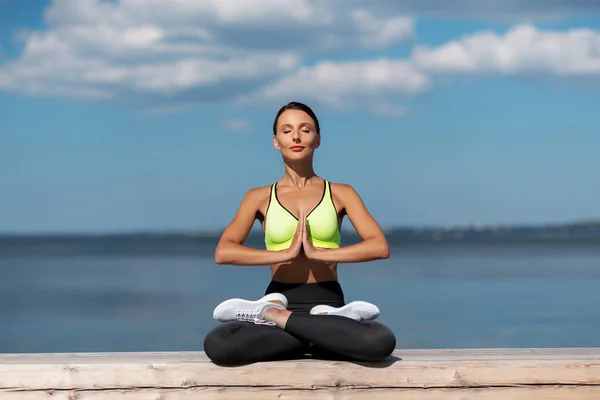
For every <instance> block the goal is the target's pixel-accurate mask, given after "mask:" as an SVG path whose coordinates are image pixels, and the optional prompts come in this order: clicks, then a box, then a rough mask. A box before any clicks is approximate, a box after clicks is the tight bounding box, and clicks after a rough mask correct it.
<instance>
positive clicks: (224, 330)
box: [204, 321, 308, 365]
mask: <svg viewBox="0 0 600 400" xmlns="http://www.w3.org/2000/svg"><path fill="white" fill-rule="evenodd" d="M307 350H308V343H303V342H301V341H300V340H299V339H297V338H296V337H294V336H292V335H291V334H290V333H288V332H286V331H285V330H283V329H281V328H279V327H277V326H268V325H256V324H254V323H252V322H246V321H229V322H223V323H221V324H220V325H218V326H216V327H215V328H213V329H212V330H211V331H210V332H209V333H208V334H207V335H206V337H205V338H204V352H205V353H206V355H207V356H208V358H210V359H211V360H212V361H213V362H214V363H215V364H220V365H240V364H248V363H254V362H260V361H276V360H285V359H294V358H298V357H302V356H303V355H304V354H305V353H306V351H307Z"/></svg>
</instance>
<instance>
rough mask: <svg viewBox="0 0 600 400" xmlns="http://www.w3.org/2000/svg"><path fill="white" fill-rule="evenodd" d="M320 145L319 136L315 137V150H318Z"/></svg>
mask: <svg viewBox="0 0 600 400" xmlns="http://www.w3.org/2000/svg"><path fill="white" fill-rule="evenodd" d="M320 145H321V135H317V140H315V149H318V148H319V146H320Z"/></svg>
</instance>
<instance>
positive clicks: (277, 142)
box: [273, 135, 280, 150]
mask: <svg viewBox="0 0 600 400" xmlns="http://www.w3.org/2000/svg"><path fill="white" fill-rule="evenodd" d="M273 147H275V148H276V149H277V150H279V149H280V147H279V140H277V135H273Z"/></svg>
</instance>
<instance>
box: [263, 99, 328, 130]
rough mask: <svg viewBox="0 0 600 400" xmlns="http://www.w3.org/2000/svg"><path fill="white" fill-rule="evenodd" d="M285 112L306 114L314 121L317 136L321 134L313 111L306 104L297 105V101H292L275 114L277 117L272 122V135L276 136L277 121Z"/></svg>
mask: <svg viewBox="0 0 600 400" xmlns="http://www.w3.org/2000/svg"><path fill="white" fill-rule="evenodd" d="M287 110H300V111H304V112H305V113H307V114H308V115H309V116H310V117H311V118H312V119H313V121H315V125H316V126H315V128H316V130H317V135H319V134H321V128H320V127H319V120H318V119H317V116H316V115H315V113H314V112H313V110H312V109H311V108H310V107H309V106H307V105H306V104H303V103H299V102H297V101H292V102H290V103H287V104H286V105H285V106H283V107H281V108H280V109H279V111H278V112H277V115H276V116H275V121H274V122H273V135H276V134H277V120H278V119H279V117H280V116H281V114H283V112H284V111H287Z"/></svg>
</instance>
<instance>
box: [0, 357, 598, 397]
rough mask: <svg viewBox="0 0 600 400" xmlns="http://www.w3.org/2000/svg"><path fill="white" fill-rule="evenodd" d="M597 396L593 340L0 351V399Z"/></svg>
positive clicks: (596, 364)
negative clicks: (390, 349) (237, 360)
mask: <svg viewBox="0 0 600 400" xmlns="http://www.w3.org/2000/svg"><path fill="white" fill-rule="evenodd" d="M305 398H308V399H394V400H408V399H411V400H412V399H419V400H420V399H423V400H430V399H436V400H437V399H440V400H459V399H460V400H466V399H477V400H514V399H519V400H521V399H535V400H538V399H539V400H558V399H576V400H588V399H589V400H598V399H600V348H590V349H465V350H396V351H395V352H394V355H393V357H390V358H389V360H388V361H386V362H384V363H378V364H369V363H353V362H335V361H319V360H311V359H307V360H298V361H281V362H267V363H257V364H251V365H245V366H240V367H233V368H225V367H219V366H216V365H215V364H213V363H211V362H210V361H209V360H208V359H207V358H206V356H205V355H204V353H202V352H166V353H165V352H159V353H76V354H0V400H42V399H61V400H62V399H64V400H67V399H68V400H75V399H78V400H86V399H94V400H95V399H124V400H138V399H152V400H173V399H186V400H191V399H225V400H229V399H231V400H234V399H236V400H237V399H266V400H268V399H305Z"/></svg>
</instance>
